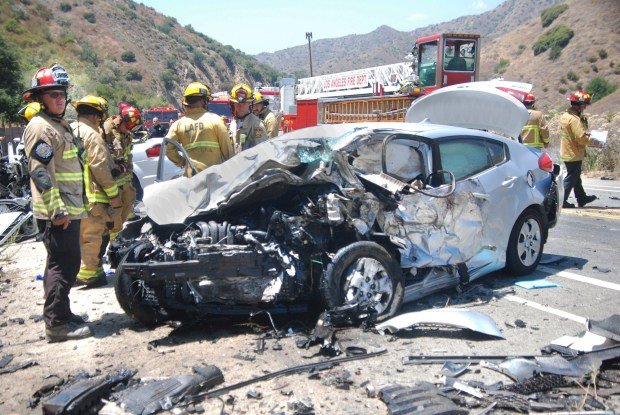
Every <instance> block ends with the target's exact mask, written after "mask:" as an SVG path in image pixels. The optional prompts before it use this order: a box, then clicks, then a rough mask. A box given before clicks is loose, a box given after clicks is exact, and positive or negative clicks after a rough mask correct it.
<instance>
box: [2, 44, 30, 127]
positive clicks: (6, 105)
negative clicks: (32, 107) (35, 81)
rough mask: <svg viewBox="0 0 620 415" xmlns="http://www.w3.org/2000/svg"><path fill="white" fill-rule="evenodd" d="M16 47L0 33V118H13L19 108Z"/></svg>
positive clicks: (17, 55) (19, 70)
mask: <svg viewBox="0 0 620 415" xmlns="http://www.w3.org/2000/svg"><path fill="white" fill-rule="evenodd" d="M18 57H19V54H18V49H17V47H16V46H15V45H14V44H12V43H10V42H9V41H7V40H6V39H5V38H4V37H3V36H2V35H0V119H3V120H14V119H15V118H16V115H15V114H16V112H17V110H18V109H19V104H20V99H21V92H22V91H23V90H24V89H25V88H24V87H23V85H21V83H20V82H19V80H20V78H21V66H20V64H19V58H18Z"/></svg>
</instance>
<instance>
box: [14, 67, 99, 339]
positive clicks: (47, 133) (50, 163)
mask: <svg viewBox="0 0 620 415" xmlns="http://www.w3.org/2000/svg"><path fill="white" fill-rule="evenodd" d="M68 87H69V76H68V74H67V72H66V71H65V70H64V68H62V67H61V66H58V65H54V66H52V67H51V68H41V69H39V70H38V71H37V72H36V73H35V75H34V77H33V78H32V82H31V88H30V89H28V90H27V91H25V92H24V95H23V98H24V99H25V100H26V101H31V102H38V103H39V104H40V111H39V112H38V113H37V114H36V115H34V116H33V117H32V118H31V120H30V122H29V123H28V125H27V126H26V130H25V131H24V144H25V147H26V154H28V172H29V173H30V187H31V190H32V209H33V213H34V216H35V218H36V219H37V226H38V228H39V231H40V232H41V234H42V240H43V244H44V245H45V249H46V250H47V261H46V264H45V271H44V274H43V287H44V291H45V303H44V306H43V320H44V322H45V336H46V338H47V340H48V341H49V342H57V341H65V340H73V339H80V338H84V337H88V336H91V335H92V331H91V329H90V327H88V326H87V325H86V324H85V320H84V318H82V317H81V316H78V315H75V314H73V312H72V311H71V304H70V301H69V292H70V290H71V287H72V286H73V284H74V283H75V279H76V276H77V273H78V271H79V269H80V222H81V220H82V219H83V218H85V217H86V216H87V214H86V209H85V199H84V193H83V192H84V181H83V179H84V178H83V173H82V163H81V161H80V157H79V148H78V143H77V140H76V139H75V137H74V136H73V133H72V132H71V128H70V127H69V125H68V124H67V122H66V121H65V120H64V119H63V117H64V114H65V109H66V106H67V90H68Z"/></svg>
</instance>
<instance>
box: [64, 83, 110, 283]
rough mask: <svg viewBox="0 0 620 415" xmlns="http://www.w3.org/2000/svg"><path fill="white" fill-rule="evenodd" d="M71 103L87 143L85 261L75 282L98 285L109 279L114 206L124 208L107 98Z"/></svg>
mask: <svg viewBox="0 0 620 415" xmlns="http://www.w3.org/2000/svg"><path fill="white" fill-rule="evenodd" d="M72 105H73V106H74V107H75V109H76V111H77V121H76V122H75V123H73V124H72V125H71V127H72V128H73V133H74V134H75V136H76V137H77V138H78V140H79V141H80V143H82V146H83V147H84V153H83V155H82V159H83V160H84V185H85V190H86V197H87V199H88V217H87V218H85V219H83V220H82V226H81V229H80V249H81V251H82V262H81V265H80V271H79V273H78V275H77V281H76V282H77V284H78V285H84V286H86V288H95V287H100V286H103V285H105V284H106V283H107V281H106V276H105V272H104V271H103V262H102V258H103V255H104V254H105V250H106V247H107V246H108V242H109V241H110V233H109V230H110V228H111V227H112V226H113V224H114V219H113V214H114V209H115V208H121V206H122V203H121V197H120V195H119V188H118V185H117V184H116V180H115V179H114V177H113V174H112V172H113V171H114V170H115V168H116V166H115V165H114V160H113V159H112V155H111V154H110V149H109V147H108V145H107V144H106V142H105V140H104V138H103V130H102V129H101V127H100V125H101V123H102V122H103V120H105V119H106V118H107V112H108V103H107V101H106V100H105V99H104V98H101V97H96V96H93V95H87V96H85V97H84V98H82V99H81V100H79V101H77V102H73V103H72Z"/></svg>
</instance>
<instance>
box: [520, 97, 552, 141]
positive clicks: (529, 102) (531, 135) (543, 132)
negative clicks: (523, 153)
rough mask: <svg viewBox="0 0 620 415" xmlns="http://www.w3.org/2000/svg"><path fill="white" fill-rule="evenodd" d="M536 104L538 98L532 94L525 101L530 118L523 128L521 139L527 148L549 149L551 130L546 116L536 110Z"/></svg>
mask: <svg viewBox="0 0 620 415" xmlns="http://www.w3.org/2000/svg"><path fill="white" fill-rule="evenodd" d="M535 103H536V98H535V97H534V95H532V94H527V95H526V97H525V99H524V100H523V105H525V108H527V112H528V113H529V114H530V118H529V120H528V121H527V124H525V125H524V126H523V130H522V131H521V139H522V141H523V144H525V145H526V146H530V147H536V148H540V149H543V148H547V147H549V129H548V128H547V123H546V122H545V116H544V114H543V113H542V112H540V111H538V110H535V109H534V104H535Z"/></svg>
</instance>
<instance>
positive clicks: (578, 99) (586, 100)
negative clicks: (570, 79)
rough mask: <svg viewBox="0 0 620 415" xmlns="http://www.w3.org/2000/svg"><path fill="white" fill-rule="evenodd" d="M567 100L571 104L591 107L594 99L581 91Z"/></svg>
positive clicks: (574, 93)
mask: <svg viewBox="0 0 620 415" xmlns="http://www.w3.org/2000/svg"><path fill="white" fill-rule="evenodd" d="M567 99H568V100H569V101H570V102H571V104H572V103H577V104H584V105H590V100H591V99H592V97H591V96H590V94H589V93H588V92H587V91H584V90H582V89H580V90H578V91H575V92H573V93H572V94H571V96H569V97H568V98H567Z"/></svg>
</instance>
